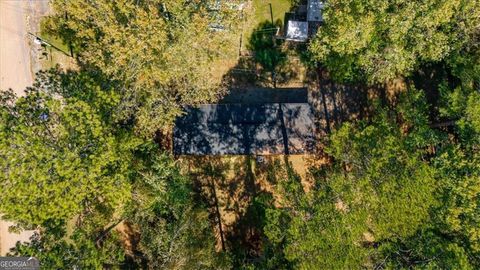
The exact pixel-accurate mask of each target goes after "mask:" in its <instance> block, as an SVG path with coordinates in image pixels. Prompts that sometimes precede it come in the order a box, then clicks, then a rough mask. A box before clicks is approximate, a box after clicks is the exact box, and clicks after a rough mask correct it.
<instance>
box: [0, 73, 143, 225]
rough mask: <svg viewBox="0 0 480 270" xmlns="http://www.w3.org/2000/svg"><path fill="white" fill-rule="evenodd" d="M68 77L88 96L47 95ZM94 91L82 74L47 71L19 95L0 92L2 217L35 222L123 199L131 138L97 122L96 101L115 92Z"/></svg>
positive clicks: (105, 102)
mask: <svg viewBox="0 0 480 270" xmlns="http://www.w3.org/2000/svg"><path fill="white" fill-rule="evenodd" d="M65 76H67V77H68V76H69V75H65ZM72 83H73V84H75V85H76V87H78V85H81V86H79V87H80V88H81V89H82V93H83V94H84V95H87V96H90V97H91V99H93V100H95V102H90V101H88V100H83V99H82V97H81V96H74V95H72V96H65V97H64V98H63V99H57V98H55V97H54V96H55V94H57V93H59V92H60V91H61V89H63V88H67V89H68V88H70V87H71V86H72ZM101 92H102V90H101V88H100V86H98V85H96V84H94V83H92V81H89V80H88V79H85V81H84V80H83V79H82V78H76V79H75V80H70V79H67V80H66V81H60V79H59V77H52V76H48V80H45V81H41V79H39V81H37V83H36V84H35V85H34V87H33V88H30V89H28V91H27V95H26V96H25V97H21V98H18V99H17V100H15V99H13V97H12V96H10V97H7V98H4V99H2V104H0V110H1V112H2V113H1V117H2V120H1V123H2V124H1V126H0V157H1V158H0V168H1V170H2V172H3V173H2V174H1V176H0V185H1V188H2V190H4V192H3V194H2V196H1V198H0V209H1V211H2V212H3V213H5V214H6V216H7V218H11V219H15V220H16V221H17V222H20V223H21V224H22V225H25V226H27V227H36V226H42V225H43V224H45V223H47V222H51V221H57V222H59V221H62V220H63V221H65V220H69V219H71V218H72V217H73V216H75V215H78V214H81V213H82V212H83V211H85V209H88V208H90V207H93V206H94V205H96V204H102V205H103V206H104V207H107V208H110V209H114V208H115V207H116V206H118V205H120V204H122V203H125V200H124V198H126V194H128V190H129V185H130V184H129V181H128V179H127V178H128V173H129V166H130V156H129V153H130V150H131V149H132V148H133V147H135V145H137V144H138V143H139V141H138V140H135V139H132V137H130V136H128V135H127V134H125V133H123V131H122V130H121V129H117V128H115V127H113V126H110V125H109V124H108V123H107V122H105V118H104V115H102V107H104V106H107V105H108V104H109V103H115V102H116V101H115V99H116V98H115V96H111V95H108V94H106V93H101ZM2 95H4V96H5V95H8V94H5V93H3V94H2ZM32 206H35V209H34V210H33V209H32Z"/></svg>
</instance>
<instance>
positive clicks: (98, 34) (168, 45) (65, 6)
mask: <svg viewBox="0 0 480 270" xmlns="http://www.w3.org/2000/svg"><path fill="white" fill-rule="evenodd" d="M241 2H242V1H240V0H239V1H233V3H232V1H230V3H229V5H227V4H222V5H220V7H219V8H217V7H215V6H214V1H202V0H195V1H184V0H173V1H172V0H169V1H164V0H154V1H133V0H122V1H106V0H100V1H83V0H75V1H70V0H69V1H65V0H55V1H53V2H52V7H53V10H54V13H53V15H51V16H50V17H49V18H48V20H47V22H46V23H45V25H46V28H47V29H49V30H50V31H51V32H52V33H53V34H56V35H58V36H60V37H62V38H63V39H64V40H65V41H66V42H71V43H72V44H73V45H74V47H75V48H76V50H77V52H78V60H79V62H80V64H81V65H82V67H84V68H96V69H99V70H101V71H102V72H103V73H104V74H106V75H107V76H108V77H109V78H110V79H112V80H118V81H119V82H121V86H122V89H119V90H121V91H120V92H121V93H122V102H121V103H120V110H119V112H120V114H119V119H120V120H131V119H135V122H136V125H137V132H139V133H140V134H142V135H145V136H148V135H151V134H153V133H155V132H156V131H157V130H165V129H167V128H168V127H170V126H171V125H172V124H173V121H174V120H175V118H176V117H177V116H179V115H180V114H181V111H182V106H183V105H194V104H199V103H205V102H212V101H215V100H216V99H218V98H219V97H220V96H221V95H222V93H224V89H223V88H222V86H221V79H222V76H223V74H221V73H218V72H216V71H215V69H216V68H217V66H218V65H221V61H226V60H227V61H228V60H232V59H233V60H234V59H236V52H237V51H238V50H237V48H236V46H235V44H236V42H237V41H238V39H237V37H236V33H237V32H236V30H237V27H238V25H239V24H238V23H237V20H238V18H239V16H240V11H239V10H238V5H235V3H237V4H238V3H241ZM219 25H220V26H221V27H220V30H218V29H217V28H218V27H217V28H214V26H219ZM215 29H217V30H215Z"/></svg>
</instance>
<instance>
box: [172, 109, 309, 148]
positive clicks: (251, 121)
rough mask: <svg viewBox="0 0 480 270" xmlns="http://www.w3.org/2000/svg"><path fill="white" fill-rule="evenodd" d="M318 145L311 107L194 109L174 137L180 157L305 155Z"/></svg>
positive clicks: (179, 121)
mask: <svg viewBox="0 0 480 270" xmlns="http://www.w3.org/2000/svg"><path fill="white" fill-rule="evenodd" d="M314 142H315V140H314V123H313V114H312V111H311V107H310V105H309V104H308V103H270V104H215V105H201V106H200V107H198V108H194V107H190V108H187V109H186V113H185V115H184V116H182V117H180V118H178V119H177V121H176V125H175V128H174V134H173V150H174V153H175V154H176V155H228V154H230V155H246V154H263V155H269V154H304V153H308V152H311V151H313V148H314V147H313V146H314Z"/></svg>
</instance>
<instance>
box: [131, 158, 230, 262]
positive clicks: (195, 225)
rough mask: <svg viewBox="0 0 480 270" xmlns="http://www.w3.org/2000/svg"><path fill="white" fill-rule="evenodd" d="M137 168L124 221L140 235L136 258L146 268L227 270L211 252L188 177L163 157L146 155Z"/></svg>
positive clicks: (212, 242)
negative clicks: (144, 263) (132, 226)
mask: <svg viewBox="0 0 480 270" xmlns="http://www.w3.org/2000/svg"><path fill="white" fill-rule="evenodd" d="M145 152H146V154H147V155H146V156H145V157H144V158H143V159H142V160H143V162H141V163H139V164H138V167H137V169H136V175H137V176H136V177H135V178H136V180H135V184H134V186H133V191H132V201H131V204H130V205H128V206H127V209H128V213H127V215H126V222H128V223H130V224H134V226H135V228H136V229H137V230H138V233H139V235H140V236H139V238H140V241H139V245H138V252H140V253H141V254H142V255H141V256H137V257H138V258H140V259H142V258H144V260H145V261H146V263H147V265H148V267H149V269H227V268H229V266H228V260H226V258H225V257H224V255H222V254H221V253H217V252H216V251H215V246H214V245H215V239H214V236H213V231H212V228H211V225H210V223H209V222H208V213H207V212H206V209H205V208H204V207H203V206H202V205H199V204H198V203H197V202H195V201H194V200H193V194H192V188H191V185H190V181H189V180H190V179H188V178H187V177H185V176H183V175H181V173H180V170H179V167H178V166H177V164H176V163H175V162H174V161H172V159H171V158H170V157H169V156H167V155H159V154H158V153H157V152H155V151H151V150H148V151H145Z"/></svg>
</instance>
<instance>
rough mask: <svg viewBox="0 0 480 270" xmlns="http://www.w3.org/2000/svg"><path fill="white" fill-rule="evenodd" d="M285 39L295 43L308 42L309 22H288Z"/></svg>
mask: <svg viewBox="0 0 480 270" xmlns="http://www.w3.org/2000/svg"><path fill="white" fill-rule="evenodd" d="M285 38H286V39H287V40H293V41H306V40H307V39H308V22H304V21H293V20H290V21H288V24H287V34H286V36H285Z"/></svg>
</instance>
